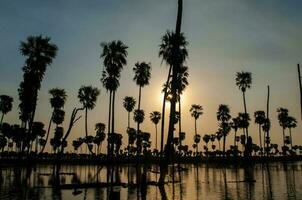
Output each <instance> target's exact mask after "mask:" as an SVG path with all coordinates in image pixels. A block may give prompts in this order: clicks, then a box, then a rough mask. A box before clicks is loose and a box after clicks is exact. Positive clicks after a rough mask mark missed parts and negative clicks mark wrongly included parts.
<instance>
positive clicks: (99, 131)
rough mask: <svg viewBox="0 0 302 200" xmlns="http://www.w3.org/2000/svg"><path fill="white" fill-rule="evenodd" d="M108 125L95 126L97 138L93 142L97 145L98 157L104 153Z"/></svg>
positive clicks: (98, 124)
mask: <svg viewBox="0 0 302 200" xmlns="http://www.w3.org/2000/svg"><path fill="white" fill-rule="evenodd" d="M105 129H106V125H105V124H103V123H96V124H95V130H96V136H95V138H94V140H93V142H94V143H95V144H96V145H97V151H96V152H97V155H98V154H99V152H101V151H102V143H103V141H104V140H105V138H106V134H105Z"/></svg>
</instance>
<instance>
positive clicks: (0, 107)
mask: <svg viewBox="0 0 302 200" xmlns="http://www.w3.org/2000/svg"><path fill="white" fill-rule="evenodd" d="M13 102H14V99H13V98H12V97H10V96H7V95H0V112H1V113H2V116H1V121H0V127H1V125H2V123H3V118H4V115H6V114H7V113H8V112H10V111H11V110H12V108H13Z"/></svg>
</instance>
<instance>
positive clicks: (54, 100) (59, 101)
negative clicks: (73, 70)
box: [40, 88, 67, 153]
mask: <svg viewBox="0 0 302 200" xmlns="http://www.w3.org/2000/svg"><path fill="white" fill-rule="evenodd" d="M49 94H50V95H51V98H50V105H51V108H52V109H53V111H52V114H51V117H50V120H49V125H48V129H47V133H46V139H45V144H44V145H43V147H42V150H41V152H40V153H43V151H44V149H45V146H46V144H47V141H48V137H49V132H50V128H51V122H52V121H53V120H52V118H53V116H54V111H55V110H56V109H61V108H62V107H64V105H65V102H66V99H67V94H66V92H65V90H64V89H60V88H53V89H50V90H49Z"/></svg>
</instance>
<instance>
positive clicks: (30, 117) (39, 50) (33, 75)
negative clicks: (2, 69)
mask: <svg viewBox="0 0 302 200" xmlns="http://www.w3.org/2000/svg"><path fill="white" fill-rule="evenodd" d="M57 50H58V48H57V46H56V45H55V44H52V43H50V38H49V37H43V36H41V35H39V36H29V37H28V38H27V41H25V42H21V45H20V52H21V54H22V55H23V56H25V57H26V61H25V65H24V67H23V72H24V80H23V81H22V82H21V84H20V88H19V98H20V105H19V108H20V111H21V115H20V118H21V119H22V121H23V124H25V125H26V122H29V129H31V126H32V123H33V121H34V117H35V111H36V104H37V99H38V90H39V89H40V87H41V82H42V80H43V77H44V75H45V71H46V68H47V66H49V65H50V64H51V63H52V61H53V59H54V58H55V57H56V54H57Z"/></svg>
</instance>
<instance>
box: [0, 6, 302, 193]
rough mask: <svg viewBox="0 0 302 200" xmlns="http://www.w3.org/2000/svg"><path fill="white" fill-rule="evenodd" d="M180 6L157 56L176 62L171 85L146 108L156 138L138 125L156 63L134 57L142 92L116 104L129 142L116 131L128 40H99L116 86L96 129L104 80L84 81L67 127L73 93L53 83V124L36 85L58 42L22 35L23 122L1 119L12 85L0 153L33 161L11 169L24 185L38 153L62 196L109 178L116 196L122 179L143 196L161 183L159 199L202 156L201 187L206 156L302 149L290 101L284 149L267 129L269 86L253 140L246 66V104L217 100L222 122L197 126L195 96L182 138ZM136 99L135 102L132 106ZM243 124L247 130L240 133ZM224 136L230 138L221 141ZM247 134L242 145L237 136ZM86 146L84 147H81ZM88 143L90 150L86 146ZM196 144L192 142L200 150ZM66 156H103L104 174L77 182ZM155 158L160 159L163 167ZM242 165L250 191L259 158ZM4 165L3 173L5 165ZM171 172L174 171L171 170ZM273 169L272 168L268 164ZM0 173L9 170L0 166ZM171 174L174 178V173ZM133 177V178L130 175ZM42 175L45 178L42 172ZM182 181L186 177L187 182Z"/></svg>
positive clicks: (229, 158)
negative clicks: (44, 117)
mask: <svg viewBox="0 0 302 200" xmlns="http://www.w3.org/2000/svg"><path fill="white" fill-rule="evenodd" d="M182 11H183V1H182V0H178V10H177V20H176V27H175V31H167V32H166V33H165V34H164V35H163V36H162V38H161V44H160V45H159V53H158V54H159V57H160V58H161V59H162V63H163V62H164V63H165V64H166V65H167V66H168V67H169V70H168V75H167V80H166V81H165V83H164V84H163V89H162V92H163V94H164V95H163V104H162V112H159V111H153V112H151V113H149V118H150V120H151V122H152V123H153V124H154V126H155V141H151V134H153V133H149V132H146V131H145V130H142V128H141V126H140V125H141V124H142V123H144V121H145V118H146V117H147V116H146V113H145V111H144V110H143V109H142V105H141V104H142V101H141V100H142V96H143V95H142V88H143V87H145V86H147V85H149V83H150V80H151V69H152V68H151V64H150V63H147V62H136V63H135V65H134V67H133V72H134V77H133V81H134V82H135V83H136V85H137V86H138V90H139V91H138V101H136V99H135V98H134V97H131V96H125V97H124V99H123V103H122V105H119V106H123V107H124V109H125V110H126V112H127V115H128V116H127V127H126V133H127V134H128V143H127V145H126V147H124V146H123V145H122V144H123V140H125V137H123V135H122V134H121V133H117V132H116V131H115V123H116V121H115V101H116V98H115V97H116V92H117V89H118V88H119V86H120V78H121V71H122V70H123V68H124V67H125V66H126V65H127V56H128V47H127V46H126V45H125V44H124V43H123V42H122V41H120V40H113V41H110V42H107V43H101V48H102V49H101V50H102V52H101V54H100V59H102V61H103V62H102V65H103V69H102V71H101V79H100V81H101V83H102V85H103V87H104V88H105V89H106V91H107V92H109V106H108V108H109V109H108V123H107V124H105V123H102V122H99V121H98V122H97V123H96V124H95V128H94V131H95V135H93V134H89V133H88V111H90V110H93V109H94V108H95V106H96V104H97V99H98V96H99V94H100V90H99V89H98V88H95V87H93V86H81V87H80V88H79V90H78V94H77V97H78V100H79V102H80V104H81V107H79V108H77V107H74V108H73V111H72V113H71V115H70V120H69V123H68V126H67V129H66V130H64V128H63V122H64V121H65V118H66V115H67V114H66V113H65V110H64V106H65V103H66V100H67V93H66V91H65V89H63V88H53V89H50V90H49V95H50V101H49V103H50V107H51V109H52V110H51V113H50V120H49V123H48V124H47V125H48V126H45V124H44V123H42V122H40V121H37V120H36V119H35V113H36V109H37V101H38V93H39V91H40V89H41V84H42V81H43V79H44V76H45V74H46V70H47V68H48V67H49V66H50V65H51V64H52V62H53V60H54V59H55V58H56V55H57V52H58V47H57V46H56V45H55V44H53V43H52V42H51V39H50V38H49V37H44V36H42V35H39V36H29V37H28V38H27V39H26V41H24V42H21V45H20V48H19V50H20V53H21V55H22V56H24V57H25V63H24V66H23V68H22V71H23V79H22V81H21V83H20V85H19V88H18V95H19V102H20V103H19V107H18V108H19V118H20V121H21V124H20V125H19V124H9V123H7V122H4V116H5V115H6V114H8V113H9V112H10V111H11V110H12V108H13V102H14V100H13V98H12V97H10V96H8V95H0V112H1V113H2V116H1V121H0V150H1V153H0V160H1V161H3V162H4V163H6V162H7V163H11V164H14V165H16V164H18V163H22V162H23V161H25V162H24V163H25V164H24V165H25V166H26V169H25V172H24V169H22V170H23V171H22V170H21V169H19V168H16V169H15V171H14V173H15V179H16V180H15V182H16V187H21V188H22V187H23V189H27V188H28V187H29V188H30V186H28V185H27V184H24V185H22V184H23V183H22V181H21V179H22V178H24V177H23V173H25V183H27V182H28V181H29V179H30V177H31V174H32V173H35V172H33V171H34V170H35V166H37V165H38V164H40V163H48V164H51V165H52V174H48V175H49V176H50V177H51V181H50V184H51V186H52V187H53V195H54V196H58V198H61V191H60V189H62V188H63V189H64V188H72V189H74V192H73V195H78V194H81V191H78V190H77V189H78V187H81V188H83V189H85V191H84V195H85V198H86V195H87V188H89V187H105V188H107V196H108V197H109V198H111V199H116V198H117V199H119V198H120V190H119V187H129V188H130V187H135V188H136V191H137V197H139V196H140V197H142V199H146V198H147V192H148V191H147V186H148V185H150V186H151V185H152V186H158V187H159V188H158V189H159V191H160V194H161V197H162V199H168V197H167V194H166V191H165V184H166V183H171V182H172V186H173V188H172V190H173V197H174V195H175V188H174V184H175V182H177V181H176V179H177V175H178V179H179V182H180V183H181V178H182V177H183V174H184V173H185V171H187V170H188V169H187V167H186V166H185V164H188V163H189V164H191V163H194V164H196V165H195V168H196V175H195V178H196V180H197V181H196V188H197V189H196V191H198V190H200V187H199V175H200V174H199V172H198V170H199V163H200V162H205V163H211V162H214V163H219V164H221V163H222V164H223V165H226V164H230V163H231V164H234V163H235V164H238V163H239V164H246V162H247V161H248V162H252V163H256V162H268V161H295V160H301V159H302V146H300V145H297V144H296V145H293V136H292V129H294V128H296V127H297V120H296V119H295V117H293V116H291V115H289V110H288V109H287V108H283V107H280V108H278V109H277V118H278V121H279V125H280V127H281V128H282V143H283V144H282V146H281V145H280V146H281V153H280V150H279V148H278V147H279V146H278V144H275V143H272V141H271V138H270V135H269V131H270V128H271V121H270V118H269V86H268V99H267V110H266V112H265V111H263V110H257V111H255V112H254V122H255V124H256V125H257V126H258V134H259V144H256V143H254V142H253V139H254V138H253V137H252V134H249V126H250V121H251V117H250V113H249V112H248V111H247V102H246V92H247V89H250V88H251V84H252V74H251V73H250V72H245V71H241V72H237V73H236V74H235V84H236V86H238V88H239V90H240V91H241V92H242V97H243V105H244V112H239V113H238V115H237V116H231V114H230V108H229V106H228V105H226V104H220V105H219V106H218V109H217V112H216V118H217V121H218V129H217V131H216V132H212V133H207V134H203V135H202V134H201V133H200V132H199V131H198V130H197V120H198V119H200V117H201V116H202V115H203V114H204V113H203V106H201V105H198V104H192V105H191V108H190V109H189V110H188V111H189V112H190V115H191V117H192V118H193V119H194V137H193V146H192V148H191V147H189V146H188V145H186V144H185V138H186V132H183V131H182V112H183V110H182V104H181V101H182V95H183V92H184V91H185V89H186V88H187V87H188V85H189V80H188V78H189V67H188V66H187V65H186V61H187V58H188V49H187V47H188V42H187V39H186V37H185V34H184V33H182V32H181V25H182ZM299 78H301V77H299ZM136 103H137V109H135V107H136ZM166 103H168V104H170V111H169V122H168V130H166V131H167V132H165V127H166V126H167V125H165V115H166V113H165V112H166ZM177 106H178V107H177ZM82 111H84V115H85V119H84V120H85V121H84V122H85V135H84V136H83V137H80V138H77V139H75V140H73V141H69V140H68V138H69V136H70V134H71V133H72V128H73V127H74V125H75V124H76V123H77V122H78V121H79V120H80V119H81V117H82V116H81V115H79V114H80V112H82ZM132 112H133V120H134V121H135V122H136V124H137V126H136V129H135V128H133V127H131V124H130V122H131V113H132ZM5 119H6V118H5ZM5 121H6V120H5ZM160 122H161V130H160V147H158V124H159V123H160ZM52 125H55V128H52ZM177 125H178V128H177ZM46 127H47V129H46V130H45V128H46ZM106 128H107V130H106ZM177 129H178V130H177ZM232 130H233V131H234V135H233V138H231V137H232V135H231V134H230V133H231V132H232ZM287 130H288V132H287ZM177 131H178V135H177ZM52 132H53V134H52ZM106 133H107V134H106ZM240 133H242V134H241V135H237V134H240ZM165 136H166V138H167V140H166V142H165V141H164V138H165ZM106 138H107V152H106V153H102V144H103V143H104V141H105V140H106ZM227 138H231V139H232V142H231V143H232V144H233V145H230V147H229V148H228V147H227V146H226V143H227V142H226V141H227ZM221 139H222V140H223V141H222V150H221ZM152 142H153V144H152ZM47 144H49V145H50V146H51V152H45V148H46V145H47ZM200 144H204V145H203V149H199V145H200ZM240 144H241V146H239V145H240ZM34 145H35V146H34ZM68 145H70V146H72V147H73V149H74V153H69V152H65V150H66V148H67V147H68ZM83 145H85V146H86V152H85V153H83V152H82V146H83ZM209 145H210V146H209ZM217 146H218V148H217ZM79 149H80V153H79V152H78V150H79ZM87 150H89V153H88V151H87ZM194 150H195V152H193V151H194ZM265 155H266V156H265ZM65 163H70V164H74V163H76V164H96V165H99V164H100V165H101V166H100V167H99V166H97V169H96V172H95V176H94V177H97V182H92V183H91V182H89V181H86V182H85V183H80V181H79V180H78V178H77V177H76V174H72V176H73V178H72V183H70V185H67V184H65V183H64V182H65V181H64V179H63V178H65V175H66V174H62V173H63V172H62V166H63V165H64V164H65ZM125 163H126V164H128V165H127V178H128V182H127V183H123V182H122V181H121V177H120V176H121V173H120V172H121V170H122V167H121V166H122V164H125ZM132 164H135V169H136V170H135V172H136V182H134V181H132V179H134V178H132V179H131V178H130V172H131V170H132V169H131V168H132ZM151 164H156V167H155V170H154V171H151V169H154V167H153V166H151ZM175 164H177V167H175V166H176V165H175ZM183 164H184V165H183ZM266 164H267V163H266ZM130 165H131V167H130ZM103 166H106V167H107V171H106V173H107V180H106V182H99V179H98V178H99V174H100V171H102V170H103V168H104V167H103ZM158 166H159V167H160V168H159V171H158ZM266 166H268V165H266ZM244 167H245V168H244V174H245V178H247V179H245V180H244V182H247V183H248V184H247V185H246V186H247V187H249V188H248V190H249V191H251V188H250V187H253V186H252V182H254V178H253V177H254V175H253V174H252V172H253V166H250V167H247V166H246V165H245V166H244ZM267 168H268V167H267ZM206 170H208V169H206ZM226 170H227V169H226V168H224V169H223V170H222V173H223V174H222V175H223V187H224V190H225V194H224V195H225V198H231V197H230V196H231V195H230V194H229V188H228V181H227V176H226ZM266 170H267V171H269V170H268V169H266ZM103 171H104V170H103ZM0 172H1V173H2V171H1V169H0ZM151 173H156V176H155V177H156V178H155V180H150V178H149V175H150V174H151ZM169 173H170V174H171V176H168V174H169ZM194 173H195V172H194ZM158 174H159V175H160V176H159V178H157V175H158ZM268 174H269V176H270V173H269V172H268ZM85 177H86V174H85ZM0 178H2V175H1V177H0ZM171 178H172V181H171V180H169V179H171ZM87 179H89V180H91V175H90V176H89V177H88V175H87ZM130 179H131V181H129V180H130ZM269 179H270V177H269ZM35 180H36V179H35ZM37 180H39V179H37ZM236 181H237V180H236ZM40 182H42V181H41V180H40ZM269 184H270V183H269ZM41 185H42V183H41ZM115 187H118V188H115ZM270 187H271V186H270ZM180 188H182V187H181V186H180ZM30 189H32V188H30ZM270 193H271V192H270Z"/></svg>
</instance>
